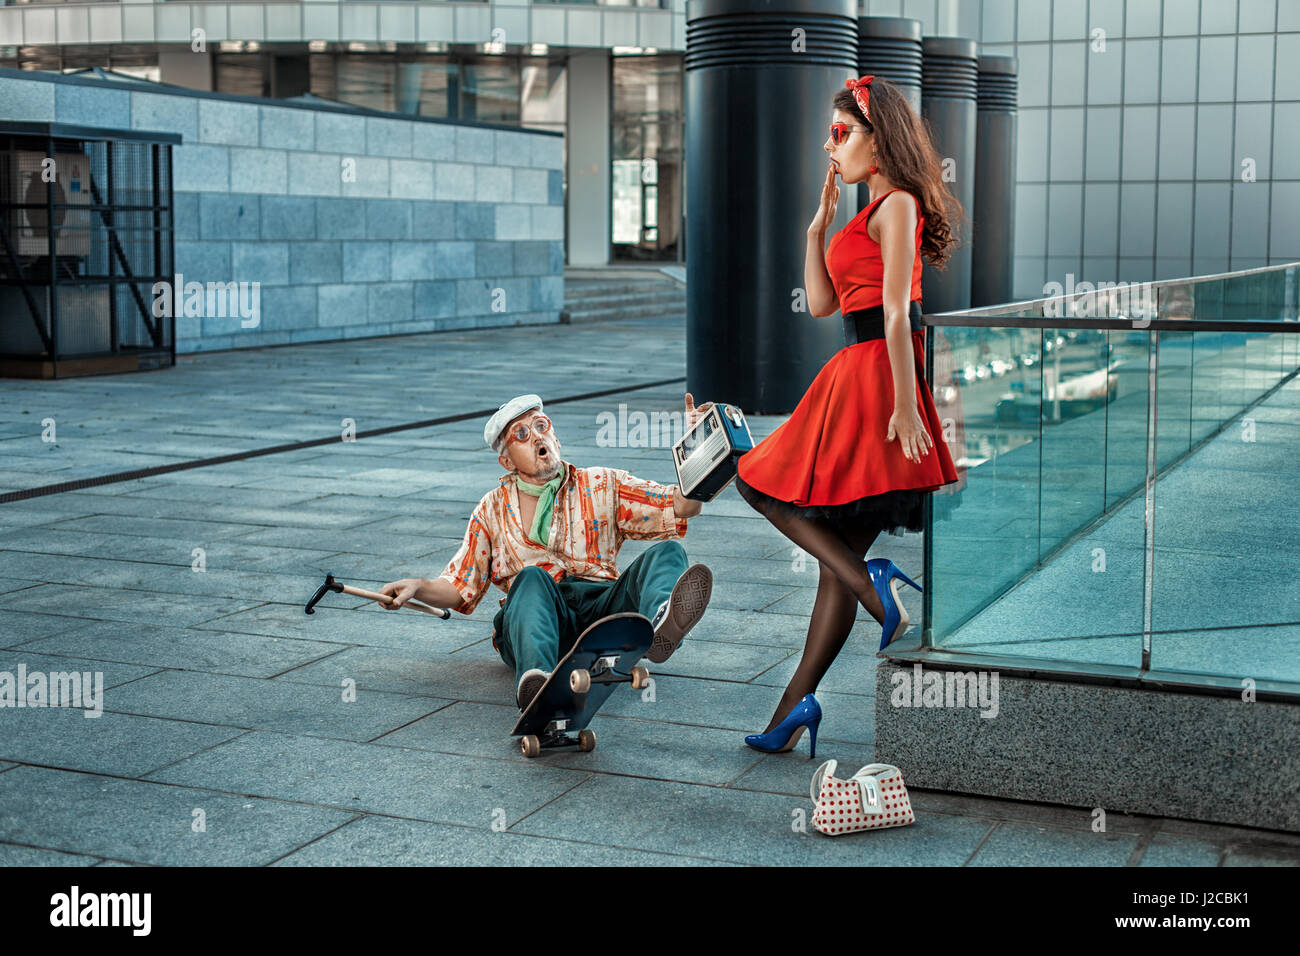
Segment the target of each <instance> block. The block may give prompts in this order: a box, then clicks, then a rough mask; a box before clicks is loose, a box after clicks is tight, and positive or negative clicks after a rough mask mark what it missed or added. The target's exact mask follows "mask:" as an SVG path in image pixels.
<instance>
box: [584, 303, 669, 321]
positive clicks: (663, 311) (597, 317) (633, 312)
mask: <svg viewBox="0 0 1300 956" xmlns="http://www.w3.org/2000/svg"><path fill="white" fill-rule="evenodd" d="M567 311H568V313H569V321H570V322H572V323H574V324H577V323H580V322H607V321H611V320H616V319H660V318H673V319H681V320H683V321H685V319H686V308H685V306H684V305H681V306H662V305H639V306H629V307H627V308H623V309H577V310H575V309H568V310H567Z"/></svg>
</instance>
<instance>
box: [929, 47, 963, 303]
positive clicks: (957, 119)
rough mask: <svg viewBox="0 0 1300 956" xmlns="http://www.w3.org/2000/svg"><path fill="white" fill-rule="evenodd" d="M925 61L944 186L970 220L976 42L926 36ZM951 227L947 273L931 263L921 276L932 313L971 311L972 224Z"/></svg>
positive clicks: (932, 119)
mask: <svg viewBox="0 0 1300 956" xmlns="http://www.w3.org/2000/svg"><path fill="white" fill-rule="evenodd" d="M921 57H922V59H921V70H922V75H921V115H922V117H923V118H924V119H925V120H926V122H927V123H928V124H929V126H930V135H931V136H932V137H933V140H934V148H935V150H936V151H937V152H938V153H939V161H940V163H942V164H943V174H944V183H945V185H946V186H947V187H948V189H949V191H950V192H951V193H952V194H953V195H954V196H955V197H956V198H957V200H958V201H959V202H960V203H961V205H962V213H963V215H964V216H965V217H966V219H967V220H969V219H970V218H971V207H972V206H973V205H974V200H975V91H976V86H977V68H976V57H975V41H974V40H968V39H966V38H965V37H924V38H923V39H922V40H921ZM951 225H952V227H953V235H954V236H956V237H957V238H958V239H959V240H960V242H959V244H958V245H957V246H954V247H953V249H952V254H951V256H950V258H949V259H948V262H947V264H946V266H945V268H944V270H943V271H942V272H941V271H939V270H938V269H935V268H933V267H932V266H931V265H930V264H929V262H926V263H925V266H924V267H923V270H922V272H921V299H922V304H923V306H924V308H925V311H926V312H927V313H934V312H951V311H952V310H954V309H968V308H970V283H971V248H970V226H969V224H968V222H961V223H958V222H953V223H952V224H951Z"/></svg>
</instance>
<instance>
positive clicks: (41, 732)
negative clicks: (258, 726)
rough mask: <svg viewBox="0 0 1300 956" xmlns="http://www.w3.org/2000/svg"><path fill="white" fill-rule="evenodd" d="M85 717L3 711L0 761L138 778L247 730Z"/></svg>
mask: <svg viewBox="0 0 1300 956" xmlns="http://www.w3.org/2000/svg"><path fill="white" fill-rule="evenodd" d="M105 702H106V704H107V705H109V706H111V705H112V704H113V702H114V701H113V696H112V695H111V694H105ZM85 714H86V712H85V711H81V710H72V709H69V708H66V707H39V708H30V707H28V708H20V709H15V708H6V709H4V710H0V727H3V733H0V757H2V758H5V759H8V760H14V761H17V762H19V763H30V764H40V765H43V766H48V767H62V768H64V769H67V770H84V771H86V772H88V773H106V774H117V775H121V776H125V777H135V776H139V775H141V774H144V773H147V772H148V771H150V770H154V769H157V768H158V767H161V766H163V765H165V764H168V763H171V762H172V761H174V760H179V759H180V758H182V757H187V756H189V755H190V754H193V753H197V752H198V751H200V750H203V749H204V748H206V747H211V746H213V745H214V744H218V743H221V742H222V741H225V740H230V739H231V738H232V737H235V736H238V735H239V734H240V733H242V732H243V731H240V730H235V729H232V728H229V727H211V726H204V725H203V724H193V723H186V722H184V721H180V720H157V719H155V718H153V717H136V716H132V715H129V714H115V713H112V712H111V711H109V710H105V712H104V713H103V714H101V715H100V716H98V717H87V716H85ZM14 772H15V771H12V770H11V771H9V773H14ZM9 773H6V774H4V776H6V777H7V776H9Z"/></svg>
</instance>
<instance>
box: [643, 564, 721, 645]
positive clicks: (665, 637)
mask: <svg viewBox="0 0 1300 956" xmlns="http://www.w3.org/2000/svg"><path fill="white" fill-rule="evenodd" d="M712 594H713V572H712V571H710V570H709V569H708V567H707V566H706V565H703V564H692V565H691V566H690V567H689V568H687V569H686V570H685V571H683V572H682V576H681V577H680V578H678V579H677V583H676V584H674V585H673V592H672V594H670V595H669V596H668V600H667V601H664V603H663V604H661V605H660V606H659V610H658V612H657V613H656V614H655V616H654V620H653V621H651V624H653V625H654V629H655V642H654V643H653V644H652V645H650V651H649V653H647V654H646V658H647V659H648V660H650V661H652V662H653V663H655V664H662V663H663V662H664V661H666V660H668V658H670V657H671V656H672V654H673V651H675V650H677V645H679V644H680V643H681V642H682V639H683V638H685V637H686V635H687V633H688V632H689V631H690V629H691V628H693V627H694V626H695V625H696V624H698V623H699V621H700V618H702V617H703V616H704V609H705V608H707V607H708V606H709V597H710V596H711V595H712Z"/></svg>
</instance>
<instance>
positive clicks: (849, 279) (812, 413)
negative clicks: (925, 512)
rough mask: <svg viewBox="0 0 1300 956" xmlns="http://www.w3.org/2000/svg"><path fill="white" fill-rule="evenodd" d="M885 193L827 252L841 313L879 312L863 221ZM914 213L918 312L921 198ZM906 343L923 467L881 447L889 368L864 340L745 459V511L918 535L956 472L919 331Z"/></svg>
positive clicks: (878, 287) (876, 253) (877, 263)
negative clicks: (922, 431) (928, 499)
mask: <svg viewBox="0 0 1300 956" xmlns="http://www.w3.org/2000/svg"><path fill="white" fill-rule="evenodd" d="M896 191H897V190H890V192H896ZM887 195H889V193H885V194H884V195H882V196H878V197H877V198H876V199H875V200H873V201H872V202H871V203H870V205H868V206H867V207H866V208H865V209H863V210H862V211H861V212H860V213H858V215H857V216H855V217H854V218H853V219H852V220H850V222H849V224H848V225H847V226H845V227H844V228H843V229H841V230H840V231H839V232H838V233H836V234H835V235H834V236H833V237H832V238H831V241H830V244H829V245H828V246H827V249H826V269H827V272H828V273H829V275H830V278H831V283H832V285H834V287H835V291H836V294H837V296H838V298H839V302H840V311H841V314H843V315H847V314H849V313H851V312H859V311H866V312H868V313H870V312H872V311H874V312H875V313H876V314H881V313H882V309H881V304H882V302H883V298H884V296H883V285H884V261H883V260H882V259H881V255H880V244H879V243H877V242H875V241H874V240H873V239H872V238H871V237H870V235H868V233H867V221H868V220H869V219H870V218H871V214H872V213H873V212H875V210H876V208H877V207H878V206H879V205H880V203H881V201H882V200H883V199H884V198H885V196H887ZM912 198H913V199H916V197H915V196H913V197H912ZM917 207H918V208H917V213H918V217H917V220H918V221H917V227H916V249H917V251H916V261H915V263H914V265H913V268H912V289H911V299H912V303H914V305H913V311H914V312H915V311H916V309H918V308H919V305H917V304H918V303H919V302H920V299H921V251H920V239H921V233H922V230H923V228H924V225H925V220H924V217H923V216H921V215H920V203H919V201H918V203H917ZM911 342H912V352H913V355H914V356H915V360H916V365H915V367H916V407H917V411H918V412H919V413H920V416H921V420H922V422H923V424H924V425H925V428H926V431H927V432H929V435H930V438H931V440H932V441H933V447H932V448H931V449H930V451H929V452H928V453H927V454H925V455H924V456H922V458H921V460H920V461H919V462H910V461H908V460H907V459H906V458H905V457H904V456H903V448H902V445H901V444H900V443H899V440H898V438H897V436H895V438H894V440H893V441H886V440H885V436H886V435H887V434H888V433H889V418H890V416H891V415H892V414H893V411H894V377H893V371H892V368H891V366H890V364H889V351H888V347H887V346H886V344H885V339H883V338H876V339H868V340H867V341H864V342H858V343H856V344H853V345H847V346H845V347H844V348H842V349H840V350H839V351H838V352H836V353H835V354H834V355H833V356H831V358H830V360H829V361H828V362H827V363H826V364H825V365H824V366H823V367H822V370H821V371H820V372H818V373H817V377H816V378H815V379H813V382H812V384H811V385H809V386H808V390H807V391H806V392H805V393H804V396H803V398H801V399H800V400H799V404H798V405H797V406H796V407H795V410H794V411H793V412H792V413H791V414H790V417H789V419H787V420H786V421H785V422H784V423H782V424H781V425H780V426H778V427H777V429H776V430H775V431H774V432H772V434H771V435H769V436H768V437H767V438H766V439H764V440H763V441H762V442H760V443H759V444H758V445H757V446H755V447H754V448H753V449H752V450H751V451H749V452H746V453H745V454H744V455H742V456H741V458H740V459H739V461H738V463H737V469H738V477H737V479H736V486H737V490H739V491H740V493H741V495H742V496H743V497H744V498H745V499H746V500H747V501H749V502H750V503H751V504H759V503H761V504H767V505H771V506H775V507H776V508H778V509H780V510H783V511H785V512H787V513H792V514H798V515H800V516H803V517H811V518H828V519H830V520H832V521H835V522H836V523H859V522H864V521H865V522H869V523H871V524H873V525H874V526H875V527H878V528H880V529H882V530H884V531H886V532H888V533H889V534H902V533H903V532H904V531H920V530H921V529H922V512H921V507H922V505H923V503H924V496H925V494H926V493H928V492H931V491H934V490H935V489H937V488H941V487H943V486H944V485H947V484H950V483H952V482H955V481H956V480H957V470H956V468H955V467H954V465H953V460H952V455H951V453H950V452H949V450H948V446H947V444H946V443H945V442H944V441H943V427H942V424H941V423H940V420H939V415H938V413H937V412H936V411H935V407H934V398H933V396H932V395H931V392H930V386H929V384H928V383H927V382H926V381H925V378H924V368H925V330H924V329H920V330H917V331H913V332H912V333H911Z"/></svg>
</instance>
